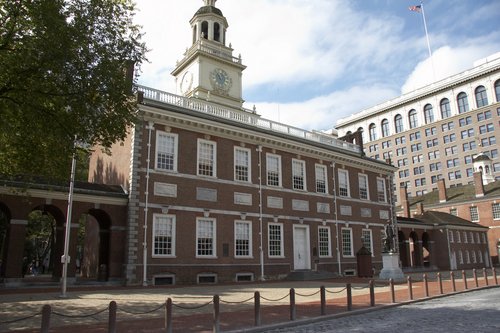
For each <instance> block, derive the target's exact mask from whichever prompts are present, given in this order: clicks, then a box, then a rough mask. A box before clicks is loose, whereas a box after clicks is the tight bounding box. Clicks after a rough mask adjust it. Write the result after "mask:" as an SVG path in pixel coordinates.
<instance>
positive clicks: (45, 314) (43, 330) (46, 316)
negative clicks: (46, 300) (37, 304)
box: [40, 304, 52, 333]
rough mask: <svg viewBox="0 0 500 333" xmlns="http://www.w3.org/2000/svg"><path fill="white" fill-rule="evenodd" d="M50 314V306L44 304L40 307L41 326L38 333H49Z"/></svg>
mask: <svg viewBox="0 0 500 333" xmlns="http://www.w3.org/2000/svg"><path fill="white" fill-rule="evenodd" d="M51 313H52V308H51V307H50V305H47V304H46V305H44V306H43V307H42V326H41V327H40V333H49V330H50V314H51Z"/></svg>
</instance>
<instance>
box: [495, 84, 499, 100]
mask: <svg viewBox="0 0 500 333" xmlns="http://www.w3.org/2000/svg"><path fill="white" fill-rule="evenodd" d="M495 95H496V97H497V102H500V80H497V82H495Z"/></svg>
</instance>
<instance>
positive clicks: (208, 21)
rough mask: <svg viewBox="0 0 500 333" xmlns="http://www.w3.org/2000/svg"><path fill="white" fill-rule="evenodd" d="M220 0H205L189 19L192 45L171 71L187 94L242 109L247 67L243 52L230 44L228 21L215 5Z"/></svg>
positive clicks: (181, 89)
mask: <svg viewBox="0 0 500 333" xmlns="http://www.w3.org/2000/svg"><path fill="white" fill-rule="evenodd" d="M216 1H217V0H203V3H204V6H203V7H201V8H200V9H198V11H196V13H195V14H194V15H193V17H192V18H191V20H190V21H189V23H190V25H191V29H192V45H191V46H190V47H189V48H188V49H186V52H185V53H184V57H183V58H182V60H180V61H178V62H177V64H176V67H175V69H174V70H173V71H172V75H174V76H175V78H176V86H177V92H178V93H180V94H182V95H183V96H184V97H189V98H198V99H203V100H206V101H208V102H210V103H216V104H219V105H224V106H229V107H233V108H237V109H241V108H242V106H243V102H244V101H243V99H242V72H243V70H244V69H245V68H246V66H245V65H243V64H242V60H241V56H240V55H238V56H237V57H235V56H234V55H233V48H232V47H231V45H230V44H229V45H227V41H226V31H227V28H228V26H229V25H228V23H227V20H226V18H225V17H224V15H223V14H222V11H221V10H220V9H219V8H217V7H215V2H216Z"/></svg>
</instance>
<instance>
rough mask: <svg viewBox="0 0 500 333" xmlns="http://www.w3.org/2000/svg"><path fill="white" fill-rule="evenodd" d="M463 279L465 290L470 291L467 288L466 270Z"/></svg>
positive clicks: (463, 271)
mask: <svg viewBox="0 0 500 333" xmlns="http://www.w3.org/2000/svg"><path fill="white" fill-rule="evenodd" d="M462 278H463V279H464V286H465V290H467V289H469V288H467V273H465V270H462Z"/></svg>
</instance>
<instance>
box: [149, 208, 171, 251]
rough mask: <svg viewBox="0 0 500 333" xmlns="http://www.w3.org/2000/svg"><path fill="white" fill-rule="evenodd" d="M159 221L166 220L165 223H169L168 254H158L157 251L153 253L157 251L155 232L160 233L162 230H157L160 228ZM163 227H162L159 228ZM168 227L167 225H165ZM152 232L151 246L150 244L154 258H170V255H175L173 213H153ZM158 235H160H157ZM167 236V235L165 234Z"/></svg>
mask: <svg viewBox="0 0 500 333" xmlns="http://www.w3.org/2000/svg"><path fill="white" fill-rule="evenodd" d="M161 222H166V224H170V233H171V235H170V238H171V240H170V243H171V245H170V253H169V254H159V253H155V252H156V251H157V248H156V236H157V233H160V232H161V231H164V230H161V231H160V230H158V229H160V228H159V224H160V223H161ZM161 229H163V228H161ZM167 229H168V227H167ZM152 232H153V234H152V243H153V244H152V246H151V255H152V256H153V257H154V258H172V257H175V238H176V237H175V215H168V214H153V231H152ZM158 236H160V235H158ZM162 236H164V235H162ZM166 236H168V235H166Z"/></svg>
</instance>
